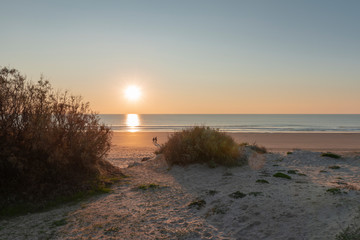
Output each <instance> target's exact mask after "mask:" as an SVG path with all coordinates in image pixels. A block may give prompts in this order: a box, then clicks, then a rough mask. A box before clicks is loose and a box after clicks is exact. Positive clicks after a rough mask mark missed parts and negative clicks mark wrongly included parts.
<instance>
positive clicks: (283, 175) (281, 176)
mask: <svg viewBox="0 0 360 240" xmlns="http://www.w3.org/2000/svg"><path fill="white" fill-rule="evenodd" d="M273 177H277V178H285V179H291V177H290V176H289V175H287V174H285V173H281V172H278V173H275V174H274V175H273Z"/></svg>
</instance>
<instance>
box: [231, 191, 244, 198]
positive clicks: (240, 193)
mask: <svg viewBox="0 0 360 240" xmlns="http://www.w3.org/2000/svg"><path fill="white" fill-rule="evenodd" d="M229 197H231V198H235V199H238V198H244V197H246V194H245V193H242V192H240V191H236V192H233V193H231V194H229Z"/></svg>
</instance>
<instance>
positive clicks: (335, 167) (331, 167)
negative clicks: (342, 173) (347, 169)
mask: <svg viewBox="0 0 360 240" xmlns="http://www.w3.org/2000/svg"><path fill="white" fill-rule="evenodd" d="M329 168H330V169H340V167H339V166H337V165H333V166H329Z"/></svg>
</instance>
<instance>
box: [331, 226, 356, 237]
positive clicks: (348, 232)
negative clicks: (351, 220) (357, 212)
mask: <svg viewBox="0 0 360 240" xmlns="http://www.w3.org/2000/svg"><path fill="white" fill-rule="evenodd" d="M335 239H336V240H359V239H360V226H359V225H351V226H349V227H347V228H345V229H344V230H342V231H341V232H340V233H339V234H337V235H336V237H335Z"/></svg>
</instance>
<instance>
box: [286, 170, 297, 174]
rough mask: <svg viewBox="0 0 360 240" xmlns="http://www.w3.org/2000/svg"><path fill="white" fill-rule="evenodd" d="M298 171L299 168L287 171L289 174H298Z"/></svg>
mask: <svg viewBox="0 0 360 240" xmlns="http://www.w3.org/2000/svg"><path fill="white" fill-rule="evenodd" d="M297 171H298V170H288V171H287V172H288V174H296V172H297Z"/></svg>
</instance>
